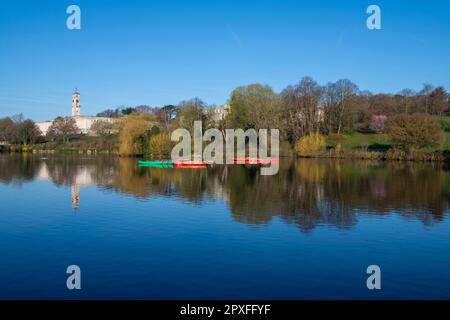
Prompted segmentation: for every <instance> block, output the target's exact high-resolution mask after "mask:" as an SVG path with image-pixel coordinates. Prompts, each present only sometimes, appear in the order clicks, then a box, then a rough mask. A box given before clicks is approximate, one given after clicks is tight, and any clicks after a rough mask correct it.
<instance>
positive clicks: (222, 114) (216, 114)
mask: <svg viewBox="0 0 450 320" xmlns="http://www.w3.org/2000/svg"><path fill="white" fill-rule="evenodd" d="M208 110H209V114H210V116H211V120H213V121H214V122H219V121H222V120H225V118H226V117H227V115H228V114H229V113H230V110H231V108H230V106H229V105H228V104H224V105H223V106H221V107H217V108H210V109H208Z"/></svg>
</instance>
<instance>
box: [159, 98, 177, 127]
mask: <svg viewBox="0 0 450 320" xmlns="http://www.w3.org/2000/svg"><path fill="white" fill-rule="evenodd" d="M155 114H156V117H157V120H158V123H159V125H160V127H161V129H162V130H163V131H165V132H168V131H169V129H170V126H171V124H172V122H173V120H174V119H175V118H176V115H177V107H176V106H174V105H171V104H170V105H166V106H164V107H162V108H159V109H157V110H156V111H155Z"/></svg>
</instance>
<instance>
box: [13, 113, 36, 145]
mask: <svg viewBox="0 0 450 320" xmlns="http://www.w3.org/2000/svg"><path fill="white" fill-rule="evenodd" d="M17 136H18V138H19V141H18V142H19V143H20V144H23V145H27V144H33V143H35V142H36V140H37V139H38V138H39V137H41V136H42V132H41V130H39V128H38V126H37V125H36V124H35V123H34V121H33V120H30V119H27V120H24V121H22V122H21V123H19V124H18V125H17Z"/></svg>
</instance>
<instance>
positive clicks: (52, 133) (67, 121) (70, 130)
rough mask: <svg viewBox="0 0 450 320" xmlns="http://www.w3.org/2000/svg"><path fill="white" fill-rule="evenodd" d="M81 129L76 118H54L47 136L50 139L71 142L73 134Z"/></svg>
mask: <svg viewBox="0 0 450 320" xmlns="http://www.w3.org/2000/svg"><path fill="white" fill-rule="evenodd" d="M79 131H80V130H79V129H78V127H77V124H76V122H75V120H74V119H73V118H72V117H66V118H62V117H58V118H56V119H55V120H53V123H52V124H51V126H50V128H49V129H48V132H47V137H49V138H50V139H52V140H53V139H62V140H63V141H64V142H69V139H70V137H71V136H74V135H76V134H78V133H79Z"/></svg>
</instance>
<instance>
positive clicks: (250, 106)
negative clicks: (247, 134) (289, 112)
mask: <svg viewBox="0 0 450 320" xmlns="http://www.w3.org/2000/svg"><path fill="white" fill-rule="evenodd" d="M230 108H231V112H230V114H229V115H228V117H227V119H226V122H227V123H226V126H227V127H229V128H236V129H237V128H240V129H243V130H247V129H249V128H254V129H256V130H259V129H278V128H280V127H281V121H280V120H281V101H280V98H279V97H278V95H277V94H276V93H275V92H273V90H272V88H270V87H269V86H263V85H261V84H251V85H248V86H243V87H238V88H236V89H235V90H233V92H232V93H231V99H230Z"/></svg>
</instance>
